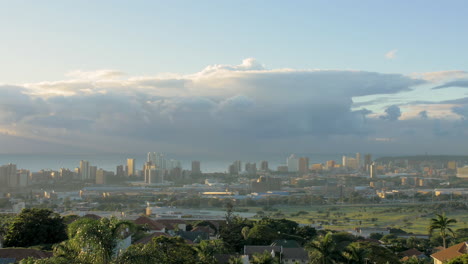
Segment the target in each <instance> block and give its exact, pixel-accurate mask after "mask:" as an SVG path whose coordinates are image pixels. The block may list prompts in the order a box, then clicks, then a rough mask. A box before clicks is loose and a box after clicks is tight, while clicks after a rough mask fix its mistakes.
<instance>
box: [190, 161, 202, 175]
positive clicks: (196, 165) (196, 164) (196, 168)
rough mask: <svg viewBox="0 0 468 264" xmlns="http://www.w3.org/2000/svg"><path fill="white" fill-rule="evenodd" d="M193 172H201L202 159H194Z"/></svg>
mask: <svg viewBox="0 0 468 264" xmlns="http://www.w3.org/2000/svg"><path fill="white" fill-rule="evenodd" d="M192 174H201V169H200V161H198V160H194V161H192Z"/></svg>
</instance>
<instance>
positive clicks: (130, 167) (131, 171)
mask: <svg viewBox="0 0 468 264" xmlns="http://www.w3.org/2000/svg"><path fill="white" fill-rule="evenodd" d="M127 176H128V177H130V176H135V159H127Z"/></svg>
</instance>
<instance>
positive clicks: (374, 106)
mask: <svg viewBox="0 0 468 264" xmlns="http://www.w3.org/2000/svg"><path fill="white" fill-rule="evenodd" d="M467 10H468V3H466V1H375V0H374V1H333V2H332V1H110V0H102V1H71V0H70V1H66V0H56V1H52V0H50V1H32V0H31V1H6V0H5V1H2V0H0V35H1V39H0V59H1V61H0V93H1V94H2V97H0V144H3V145H2V146H4V151H6V152H8V151H14V152H34V151H42V150H43V149H44V146H47V148H48V149H50V150H51V151H55V152H60V151H63V150H64V149H66V150H67V151H68V150H69V149H74V150H76V151H80V152H83V151H90V152H98V151H106V152H119V151H122V149H126V150H128V151H131V152H135V153H136V152H148V151H155V149H162V150H165V151H167V152H171V153H177V152H184V154H187V152H189V154H190V152H197V151H204V152H206V153H205V154H215V155H217V154H219V153H221V152H224V151H225V149H230V150H231V151H232V152H234V153H243V152H246V151H248V152H259V153H265V152H275V153H277V152H286V153H289V152H301V153H309V152H311V149H313V150H316V152H328V153H330V152H343V153H349V152H356V151H361V152H377V151H378V152H379V153H380V152H385V153H399V152H402V153H405V154H411V153H426V152H439V153H462V154H466V149H468V145H467V144H468V142H467V143H462V144H460V142H466V140H464V139H465V138H466V136H468V122H466V120H467V118H468V93H467V89H466V88H468V87H467V86H468V65H467V64H468V59H467V55H466V54H467V53H466V47H468V35H467V34H465V31H466V28H468V17H467V16H466V11H467ZM435 87H439V88H440V89H433V88H435ZM427 142H432V143H433V144H431V145H428V144H427ZM187 146H189V147H187ZM312 152H313V151H312Z"/></svg>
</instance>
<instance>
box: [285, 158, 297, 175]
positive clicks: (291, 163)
mask: <svg viewBox="0 0 468 264" xmlns="http://www.w3.org/2000/svg"><path fill="white" fill-rule="evenodd" d="M286 165H288V171H289V172H297V171H299V159H298V158H297V157H296V155H295V154H291V156H289V157H288V158H287V159H286Z"/></svg>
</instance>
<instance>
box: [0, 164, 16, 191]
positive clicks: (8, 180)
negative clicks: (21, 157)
mask: <svg viewBox="0 0 468 264" xmlns="http://www.w3.org/2000/svg"><path fill="white" fill-rule="evenodd" d="M0 183H1V186H2V187H4V186H5V187H12V188H15V187H18V176H17V171H16V165H15V164H11V163H10V164H7V165H3V166H1V167H0Z"/></svg>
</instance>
